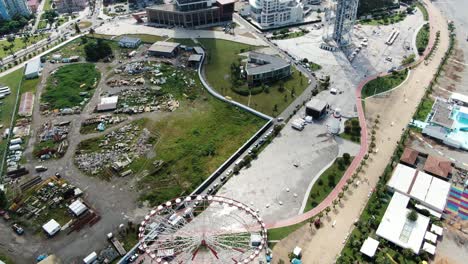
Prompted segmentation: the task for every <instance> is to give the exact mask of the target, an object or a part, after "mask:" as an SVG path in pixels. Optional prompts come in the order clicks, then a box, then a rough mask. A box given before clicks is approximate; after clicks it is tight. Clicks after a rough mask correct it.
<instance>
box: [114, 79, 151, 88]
mask: <svg viewBox="0 0 468 264" xmlns="http://www.w3.org/2000/svg"><path fill="white" fill-rule="evenodd" d="M106 84H107V85H109V86H110V87H119V86H140V85H145V78H143V77H139V78H132V79H128V80H125V79H122V80H118V79H111V80H108V81H107V82H106Z"/></svg>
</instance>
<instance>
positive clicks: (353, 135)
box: [340, 117, 361, 143]
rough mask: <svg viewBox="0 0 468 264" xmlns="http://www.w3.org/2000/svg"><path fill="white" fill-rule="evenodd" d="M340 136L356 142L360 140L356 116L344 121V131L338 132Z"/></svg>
mask: <svg viewBox="0 0 468 264" xmlns="http://www.w3.org/2000/svg"><path fill="white" fill-rule="evenodd" d="M340 137H342V138H344V139H347V140H350V141H353V142H356V143H360V142H361V127H360V125H359V119H358V118H357V117H353V118H351V119H348V120H346V121H345V129H344V132H343V133H341V134H340Z"/></svg>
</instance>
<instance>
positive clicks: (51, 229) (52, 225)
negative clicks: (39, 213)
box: [42, 219, 61, 236]
mask: <svg viewBox="0 0 468 264" xmlns="http://www.w3.org/2000/svg"><path fill="white" fill-rule="evenodd" d="M60 228H61V227H60V224H59V223H57V221H55V220H54V219H51V220H50V221H49V222H47V223H45V224H44V225H43V226H42V229H44V231H45V232H46V233H47V234H48V235H49V236H53V235H55V234H57V232H58V231H60Z"/></svg>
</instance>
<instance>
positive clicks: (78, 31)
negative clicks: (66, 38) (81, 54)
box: [75, 23, 81, 34]
mask: <svg viewBox="0 0 468 264" xmlns="http://www.w3.org/2000/svg"><path fill="white" fill-rule="evenodd" d="M75 32H76V34H80V33H81V29H80V26H78V24H77V23H75Z"/></svg>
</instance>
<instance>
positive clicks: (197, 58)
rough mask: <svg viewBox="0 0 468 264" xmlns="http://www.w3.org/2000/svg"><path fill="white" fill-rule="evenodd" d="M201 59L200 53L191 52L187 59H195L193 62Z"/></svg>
mask: <svg viewBox="0 0 468 264" xmlns="http://www.w3.org/2000/svg"><path fill="white" fill-rule="evenodd" d="M201 59H202V55H200V54H192V55H190V57H189V58H188V60H189V61H195V62H199V61H201Z"/></svg>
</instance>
